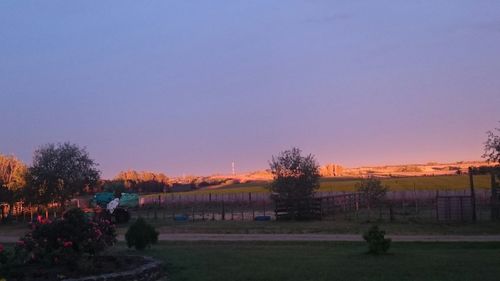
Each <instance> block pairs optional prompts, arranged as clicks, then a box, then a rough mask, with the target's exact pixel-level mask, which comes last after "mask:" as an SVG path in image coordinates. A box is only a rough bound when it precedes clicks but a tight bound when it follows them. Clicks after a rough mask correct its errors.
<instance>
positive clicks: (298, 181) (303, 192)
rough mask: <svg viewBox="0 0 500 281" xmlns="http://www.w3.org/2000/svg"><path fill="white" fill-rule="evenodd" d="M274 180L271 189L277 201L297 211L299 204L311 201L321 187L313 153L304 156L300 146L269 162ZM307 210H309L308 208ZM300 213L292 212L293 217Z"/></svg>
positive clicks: (282, 153) (317, 166)
mask: <svg viewBox="0 0 500 281" xmlns="http://www.w3.org/2000/svg"><path fill="white" fill-rule="evenodd" d="M269 165H270V167H271V173H272V174H273V177H274V178H273V181H272V183H271V185H270V190H271V191H272V192H273V198H274V199H275V201H280V202H283V203H284V204H285V205H286V206H287V207H288V208H289V209H290V208H291V209H293V210H295V211H297V210H298V209H297V207H298V204H301V202H304V201H309V200H310V199H312V198H313V197H314V192H315V191H316V189H318V188H319V177H320V175H319V165H318V163H317V162H316V160H315V158H314V156H313V155H311V154H309V155H307V156H302V155H301V151H300V149H298V148H295V147H294V148H292V149H290V150H285V151H283V152H281V153H280V154H279V155H278V156H277V157H275V156H273V157H272V160H271V162H270V163H269ZM306 211H307V210H306ZM297 215H298V216H300V215H301V214H300V213H297V214H292V216H293V217H295V216H297Z"/></svg>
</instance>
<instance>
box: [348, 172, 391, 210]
mask: <svg viewBox="0 0 500 281" xmlns="http://www.w3.org/2000/svg"><path fill="white" fill-rule="evenodd" d="M356 189H357V191H358V192H361V193H362V194H363V195H364V196H365V198H366V200H367V203H368V208H369V209H370V208H371V207H374V206H376V205H378V204H380V202H381V201H382V199H383V198H384V197H385V195H386V193H387V189H388V188H387V187H386V186H383V185H382V182H381V181H380V180H379V179H377V178H374V177H371V176H370V177H368V178H366V179H363V180H362V181H361V182H360V183H357V184H356Z"/></svg>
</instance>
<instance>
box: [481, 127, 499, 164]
mask: <svg viewBox="0 0 500 281" xmlns="http://www.w3.org/2000/svg"><path fill="white" fill-rule="evenodd" d="M495 131H497V132H500V128H495ZM486 134H487V135H488V139H487V140H486V142H485V143H484V154H483V158H485V159H486V160H487V161H488V162H497V163H498V164H500V136H499V135H495V133H494V132H492V131H488V132H486Z"/></svg>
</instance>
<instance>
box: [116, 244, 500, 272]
mask: <svg viewBox="0 0 500 281" xmlns="http://www.w3.org/2000/svg"><path fill="white" fill-rule="evenodd" d="M121 247H123V246H121ZM118 251H124V252H126V253H130V252H133V251H129V250H124V249H123V248H121V249H118ZM365 251H366V245H365V244H364V243H361V242H358V243H339V242H274V243H271V242H169V243H161V244H159V245H156V246H154V247H153V248H152V249H149V250H146V251H145V252H144V253H143V254H145V255H150V256H154V257H156V258H158V259H160V260H163V261H164V262H165V263H166V270H167V272H168V274H169V280H172V281H181V280H182V281H188V280H197V281H203V280H206V281H208V280H214V281H215V280H217V281H219V280H232V281H238V280H242V281H243V280H245V281H250V280H262V281H264V280H265V281H267V280H275V281H278V280H287V281H295V280H296V281H307V280H311V281H312V280H317V281H320V280H325V281H331V280H356V281H361V280H370V281H373V280H384V281H390V280H397V281H402V280H413V281H414V280H425V281H429V280H441V281H446V280H453V281H458V280H464V281H465V280H481V281H488V280H499V278H500V259H499V258H498V257H499V256H500V243H393V246H392V248H391V249H390V254H388V255H383V256H370V255H366V254H365Z"/></svg>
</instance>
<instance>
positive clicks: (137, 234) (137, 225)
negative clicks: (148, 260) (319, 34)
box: [125, 218, 159, 250]
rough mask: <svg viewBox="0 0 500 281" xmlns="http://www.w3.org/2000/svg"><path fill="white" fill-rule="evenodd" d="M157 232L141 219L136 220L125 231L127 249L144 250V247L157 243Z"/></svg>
mask: <svg viewBox="0 0 500 281" xmlns="http://www.w3.org/2000/svg"><path fill="white" fill-rule="evenodd" d="M158 235H159V233H158V231H156V229H155V228H154V227H153V226H152V225H150V224H148V223H147V222H146V221H145V220H144V219H143V218H138V219H137V220H136V221H135V222H134V223H133V224H132V225H131V226H130V227H129V229H128V230H127V233H126V234H125V240H127V246H128V247H129V248H132V247H135V249H136V250H144V249H145V248H146V247H149V246H151V245H152V244H156V243H157V242H158Z"/></svg>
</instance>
